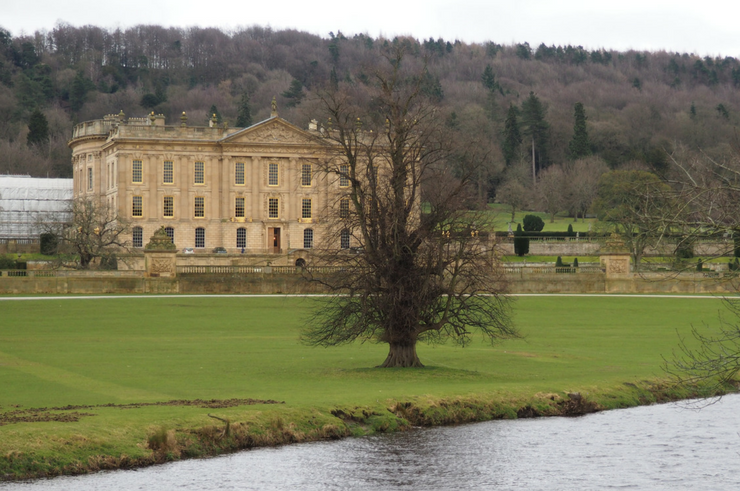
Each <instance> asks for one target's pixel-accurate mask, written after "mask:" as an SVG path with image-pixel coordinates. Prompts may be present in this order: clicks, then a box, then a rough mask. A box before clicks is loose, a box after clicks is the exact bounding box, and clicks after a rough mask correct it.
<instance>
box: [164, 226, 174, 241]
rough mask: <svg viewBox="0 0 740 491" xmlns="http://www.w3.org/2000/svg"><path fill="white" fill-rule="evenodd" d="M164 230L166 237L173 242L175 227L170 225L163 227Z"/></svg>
mask: <svg viewBox="0 0 740 491" xmlns="http://www.w3.org/2000/svg"><path fill="white" fill-rule="evenodd" d="M164 231H165V233H166V234H167V237H169V238H170V240H171V241H172V243H173V244H174V243H175V229H174V228H172V227H165V229H164Z"/></svg>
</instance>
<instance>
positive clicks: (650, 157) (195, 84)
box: [0, 24, 740, 213]
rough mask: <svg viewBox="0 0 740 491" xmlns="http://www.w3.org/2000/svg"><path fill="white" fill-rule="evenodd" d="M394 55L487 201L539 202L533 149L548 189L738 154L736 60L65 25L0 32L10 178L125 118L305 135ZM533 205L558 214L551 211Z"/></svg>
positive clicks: (2, 165) (0, 90) (63, 158)
mask: <svg viewBox="0 0 740 491" xmlns="http://www.w3.org/2000/svg"><path fill="white" fill-rule="evenodd" d="M384 43H403V44H405V45H406V47H407V51H408V53H409V54H410V55H411V56H413V57H417V58H423V59H424V60H425V62H426V63H427V67H428V73H429V81H428V84H427V90H428V91H429V95H430V96H432V97H434V98H436V99H437V100H438V101H439V103H440V104H441V105H443V106H445V108H446V112H445V114H446V116H445V117H447V118H448V119H449V122H450V124H455V125H461V127H463V128H465V129H466V130H467V131H470V132H475V133H476V135H477V136H478V137H479V138H478V140H479V141H480V142H481V144H482V145H488V146H490V152H489V162H488V166H487V170H486V173H485V175H481V177H480V180H479V181H480V182H479V189H478V191H479V194H480V197H481V198H482V199H492V198H493V197H494V196H497V198H498V199H499V200H501V201H503V202H507V203H508V202H509V201H510V200H512V199H514V198H511V196H516V195H521V196H524V195H526V190H527V188H528V184H531V181H532V170H531V168H532V164H531V162H530V160H531V152H532V146H534V147H535V154H536V170H537V173H538V176H539V177H540V178H544V177H546V176H548V175H549V174H553V175H555V174H557V179H560V181H557V179H554V178H553V179H554V180H553V182H560V183H562V182H568V181H573V180H579V181H581V187H586V188H589V187H591V188H595V182H596V181H595V180H597V179H598V176H599V175H600V174H602V173H603V172H606V171H608V170H610V169H612V170H613V169H622V168H629V169H640V170H648V171H652V172H654V173H656V174H658V175H660V174H661V173H663V172H664V171H665V170H666V167H667V166H668V163H669V161H670V158H671V155H672V154H674V153H676V152H685V151H701V152H703V153H704V154H706V155H708V156H711V157H712V158H715V159H720V160H721V159H725V158H730V157H731V155H732V152H733V150H732V148H733V147H732V142H733V140H734V139H735V130H734V129H735V127H736V125H737V124H738V122H739V121H740V96H739V94H740V61H739V60H738V59H736V58H732V57H725V58H711V57H699V56H696V55H694V54H690V53H668V52H638V51H627V52H618V51H612V50H608V49H598V50H586V49H584V48H583V47H581V46H546V45H544V44H543V45H540V46H537V47H533V46H530V45H528V44H527V43H524V44H516V45H501V44H497V43H495V42H487V43H483V44H467V43H463V42H460V41H453V40H443V39H437V40H435V39H428V40H417V39H413V38H409V37H404V38H394V39H384V38H372V37H369V36H366V35H362V34H360V35H354V36H349V37H348V36H344V35H343V34H342V33H341V32H338V33H337V34H333V33H332V34H330V36H329V37H328V38H322V37H320V36H317V35H313V34H309V33H306V32H300V31H296V30H272V29H270V28H266V27H258V26H253V27H249V28H243V29H239V30H235V31H222V30H219V29H215V28H199V27H190V28H165V27H160V26H155V25H139V26H135V27H131V28H127V29H115V30H111V29H104V28H100V27H96V26H84V27H73V26H71V25H67V24H58V25H57V26H56V27H54V28H53V29H52V30H50V31H37V32H35V33H34V34H33V35H28V36H20V37H12V36H11V35H10V33H9V32H8V31H7V30H5V29H2V28H0V174H30V175H32V176H49V177H55V176H70V175H71V163H70V155H71V152H70V150H69V149H68V147H67V141H68V140H69V138H70V137H71V134H72V127H73V126H74V125H75V124H77V123H79V122H82V121H87V120H92V119H100V118H102V117H103V116H104V115H106V114H112V113H119V112H120V111H123V112H124V113H125V114H126V116H128V117H142V116H144V115H145V114H149V113H150V112H152V111H153V112H155V113H157V114H160V113H161V114H164V115H165V116H166V118H167V121H168V123H169V124H177V123H178V122H179V118H180V115H181V114H182V113H183V112H186V114H187V116H188V124H193V125H197V124H204V125H205V124H207V122H208V119H209V117H210V115H211V113H213V112H217V113H218V117H219V118H220V120H221V121H222V122H226V123H228V125H229V126H231V127H235V126H246V125H249V124H252V123H255V122H258V121H261V120H263V119H266V118H267V117H269V114H270V101H271V100H272V98H273V97H277V103H278V107H279V111H280V115H281V116H282V117H284V118H286V119H287V120H289V121H291V122H293V123H294V124H296V125H298V126H300V127H306V125H307V123H308V121H309V120H310V119H312V118H313V117H315V115H313V114H311V112H312V111H311V104H310V100H311V91H312V90H313V89H315V88H317V87H320V86H322V85H325V84H328V83H330V82H331V81H332V80H336V79H342V80H348V81H351V82H353V83H366V82H367V81H366V80H364V79H363V73H362V64H363V61H364V60H365V59H366V58H367V57H368V53H369V52H370V51H371V50H373V49H375V48H376V47H378V46H382V45H383V44H384ZM358 74H359V75H358ZM532 141H534V145H533V144H532ZM560 186H561V187H562V184H561V185H560ZM543 187H545V186H543ZM507 193H508V196H509V198H508V199H507V198H506V196H507ZM571 194H572V193H571ZM528 199H530V200H531V201H532V203H530V204H533V206H539V207H540V208H542V209H543V211H546V210H545V209H546V208H547V203H545V202H544V201H543V199H544V198H542V197H540V199H537V200H535V199H534V197H533V196H529V198H528ZM583 199H585V200H586V201H588V200H589V199H591V198H588V197H586V198H583ZM534 201H537V203H534ZM545 201H546V200H545ZM589 203H590V201H589ZM558 206H560V207H561V208H562V207H567V208H568V209H569V210H570V211H571V213H578V212H579V211H583V210H585V209H586V208H587V205H585V204H583V203H580V204H578V203H571V204H568V205H567V206H566V205H564V204H563V203H562V202H560V204H559V205H558Z"/></svg>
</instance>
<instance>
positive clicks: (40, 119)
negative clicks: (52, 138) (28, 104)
mask: <svg viewBox="0 0 740 491" xmlns="http://www.w3.org/2000/svg"><path fill="white" fill-rule="evenodd" d="M26 141H27V143H28V146H29V147H30V146H33V145H38V144H40V143H44V142H47V141H49V122H48V121H47V120H46V116H44V113H42V112H41V111H40V110H39V109H38V108H36V109H34V110H33V112H32V113H31V117H30V118H29V119H28V136H27V137H26Z"/></svg>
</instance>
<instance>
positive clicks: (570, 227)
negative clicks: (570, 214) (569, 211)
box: [568, 223, 573, 234]
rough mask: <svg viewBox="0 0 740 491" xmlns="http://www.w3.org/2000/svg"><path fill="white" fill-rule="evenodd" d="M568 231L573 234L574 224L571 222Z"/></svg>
mask: <svg viewBox="0 0 740 491" xmlns="http://www.w3.org/2000/svg"><path fill="white" fill-rule="evenodd" d="M568 233H569V234H573V225H572V224H570V223H569V224H568Z"/></svg>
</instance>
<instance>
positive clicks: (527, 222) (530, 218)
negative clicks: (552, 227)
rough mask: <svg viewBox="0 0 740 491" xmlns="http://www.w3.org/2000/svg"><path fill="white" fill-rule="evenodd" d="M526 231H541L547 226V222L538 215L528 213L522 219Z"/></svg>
mask: <svg viewBox="0 0 740 491" xmlns="http://www.w3.org/2000/svg"><path fill="white" fill-rule="evenodd" d="M522 225H523V226H524V231H525V232H541V231H542V229H543V228H545V222H544V221H543V220H542V218H540V217H538V216H537V215H526V216H525V217H524V219H523V220H522Z"/></svg>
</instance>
